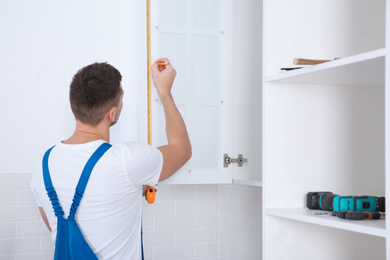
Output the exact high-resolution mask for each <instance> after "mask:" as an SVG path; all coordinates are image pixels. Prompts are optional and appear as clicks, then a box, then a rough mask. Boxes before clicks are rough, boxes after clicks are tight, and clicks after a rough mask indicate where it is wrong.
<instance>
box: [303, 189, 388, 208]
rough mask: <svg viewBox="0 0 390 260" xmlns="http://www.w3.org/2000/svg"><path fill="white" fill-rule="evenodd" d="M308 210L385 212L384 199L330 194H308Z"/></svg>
mask: <svg viewBox="0 0 390 260" xmlns="http://www.w3.org/2000/svg"><path fill="white" fill-rule="evenodd" d="M306 204H307V207H308V208H309V209H322V210H327V211H335V212H345V211H381V212H385V198H384V197H373V196H340V195H336V194H333V193H332V192H329V191H326V192H309V193H308V194H307V195H306Z"/></svg>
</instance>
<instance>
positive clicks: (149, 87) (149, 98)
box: [146, 0, 152, 145]
mask: <svg viewBox="0 0 390 260" xmlns="http://www.w3.org/2000/svg"><path fill="white" fill-rule="evenodd" d="M146 45H147V46H146V49H147V58H146V59H147V70H148V72H147V77H148V80H147V82H148V83H147V84H148V144H149V145H152V84H151V64H152V62H151V54H150V0H146Z"/></svg>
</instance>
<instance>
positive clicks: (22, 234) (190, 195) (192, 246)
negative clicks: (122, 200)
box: [0, 173, 261, 260]
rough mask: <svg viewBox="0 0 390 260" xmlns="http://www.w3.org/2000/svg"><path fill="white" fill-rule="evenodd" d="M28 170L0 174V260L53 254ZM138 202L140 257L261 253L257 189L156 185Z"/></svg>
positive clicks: (227, 259) (202, 259) (201, 259)
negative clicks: (152, 195)
mask: <svg viewBox="0 0 390 260" xmlns="http://www.w3.org/2000/svg"><path fill="white" fill-rule="evenodd" d="M30 180H31V174H28V173H25V174H0V260H22V259H29V260H35V259H36V260H38V259H39V260H45V259H53V247H52V242H51V238H50V236H49V232H48V230H47V228H46V227H45V225H44V224H43V221H42V220H41V218H40V215H39V212H38V209H37V207H36V205H35V201H34V199H33V195H32V193H31V191H30ZM157 189H158V192H157V195H156V202H155V203H154V204H151V205H149V204H148V203H146V202H145V203H144V212H143V230H144V247H145V259H148V260H149V259H150V260H159V259H196V260H207V259H218V260H236V259H238V260H239V259H261V189H260V188H256V187H247V186H241V185H160V186H158V187H157Z"/></svg>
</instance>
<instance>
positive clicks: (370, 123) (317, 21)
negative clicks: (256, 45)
mask: <svg viewBox="0 0 390 260" xmlns="http://www.w3.org/2000/svg"><path fill="white" fill-rule="evenodd" d="M263 15H264V29H263V31H264V34H263V37H264V50H263V55H264V63H263V68H264V69H263V75H264V80H263V118H264V120H263V132H264V134H263V162H264V163H263V230H264V231H263V259H364V258H370V259H390V251H389V250H390V242H389V241H390V228H389V227H390V223H388V221H387V220H385V219H381V220H377V221H349V220H342V219H338V218H337V217H334V216H331V215H330V214H329V215H323V214H321V213H326V212H325V211H316V210H309V209H307V208H306V201H305V196H306V194H307V193H308V192H311V191H332V192H334V193H336V194H340V195H373V196H386V195H389V194H390V192H389V190H390V186H389V184H390V183H389V180H388V179H389V178H388V177H387V176H389V174H390V172H389V167H388V163H389V162H390V161H389V159H390V158H389V155H388V154H389V151H390V142H389V141H387V140H389V138H390V133H388V132H389V131H388V130H387V129H388V128H387V126H388V124H389V122H390V117H389V114H390V110H389V109H390V107H389V94H388V93H389V91H388V89H389V87H390V83H389V81H388V80H387V79H388V77H389V76H387V75H388V74H390V73H389V70H390V65H389V50H390V49H389V47H388V44H387V43H386V38H388V37H389V33H388V32H389V28H388V27H389V26H386V25H387V24H389V18H388V16H389V3H388V1H385V0H378V1H369V2H368V1H363V0H358V1H353V0H342V1H335V0H331V1H310V2H308V1H303V0H293V1H288V0H282V1H272V0H265V1H264V11H263ZM335 57H341V59H338V60H332V59H333V58H335ZM294 58H308V59H328V60H332V61H330V62H326V63H322V64H318V65H313V66H305V67H304V68H301V69H297V70H292V71H286V72H281V71H280V68H282V67H289V66H291V67H292V66H294V65H293V64H292V61H293V59H294ZM387 208H389V203H387Z"/></svg>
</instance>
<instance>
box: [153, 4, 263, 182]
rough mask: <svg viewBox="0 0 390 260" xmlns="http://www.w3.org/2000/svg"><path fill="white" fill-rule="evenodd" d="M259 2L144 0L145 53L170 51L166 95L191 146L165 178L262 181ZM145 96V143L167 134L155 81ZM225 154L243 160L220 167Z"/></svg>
mask: <svg viewBox="0 0 390 260" xmlns="http://www.w3.org/2000/svg"><path fill="white" fill-rule="evenodd" d="M254 7H256V8H255V9H254ZM259 10H261V2H259V1H253V0H252V1H242V0H241V1H238V0H235V1H232V0H212V1H211V0H207V1H200V0H199V1H198V0H196V1H194V0H186V1H184V0H176V1H174V0H154V1H153V0H152V1H151V42H152V48H151V54H152V60H155V59H157V58H158V57H169V59H170V61H171V62H172V64H173V66H174V67H175V68H176V70H177V72H178V74H177V77H176V79H175V83H174V86H173V96H174V99H175V102H176V104H177V106H178V109H179V110H180V112H181V114H182V116H183V118H184V121H185V122H186V126H187V130H188V133H189V136H190V139H191V143H192V148H193V153H192V154H193V156H192V159H191V160H190V161H189V162H188V163H187V164H186V165H185V166H184V167H183V168H182V169H181V170H179V172H177V173H176V174H175V175H173V176H172V177H171V178H169V179H168V180H166V181H164V183H174V184H196V183H231V182H233V181H234V182H235V183H243V184H248V185H256V186H260V185H261V159H262V157H261V87H260V84H261V80H262V77H261V75H262V74H261V73H259V72H260V71H261V65H262V63H261V58H260V59H259V58H258V57H260V56H261V44H262V41H261V39H262V38H261V32H262V30H261V28H262V21H261V19H259V16H258V11H259ZM243 28H245V29H244V30H243ZM254 57H257V58H256V59H254ZM151 101H152V102H151V103H152V117H153V119H152V128H151V129H152V136H153V140H152V145H155V146H160V145H164V144H166V143H167V140H166V134H165V121H164V113H163V108H162V106H161V103H160V101H159V97H158V94H157V93H156V91H155V89H154V88H153V93H152V100H151ZM225 154H227V155H228V156H229V157H230V158H232V159H233V158H238V156H239V154H242V156H243V158H245V159H247V162H245V163H244V164H243V165H242V166H238V164H236V163H232V164H230V165H229V166H227V167H225V165H224V160H225V159H224V158H225Z"/></svg>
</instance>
